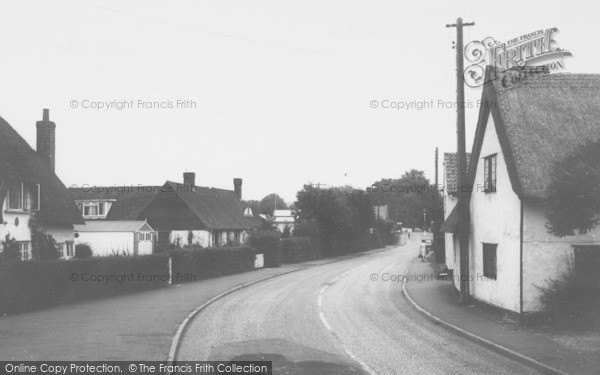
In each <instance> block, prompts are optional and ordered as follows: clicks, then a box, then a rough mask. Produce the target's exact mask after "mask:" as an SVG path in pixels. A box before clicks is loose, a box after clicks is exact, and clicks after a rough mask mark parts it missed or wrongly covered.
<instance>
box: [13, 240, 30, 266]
mask: <svg viewBox="0 0 600 375" xmlns="http://www.w3.org/2000/svg"><path fill="white" fill-rule="evenodd" d="M29 242H30V241H17V245H18V246H19V255H20V256H21V260H22V261H25V260H32V259H33V254H31V248H30V246H29ZM25 254H27V256H25Z"/></svg>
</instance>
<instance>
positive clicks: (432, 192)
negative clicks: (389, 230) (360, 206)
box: [368, 169, 442, 228]
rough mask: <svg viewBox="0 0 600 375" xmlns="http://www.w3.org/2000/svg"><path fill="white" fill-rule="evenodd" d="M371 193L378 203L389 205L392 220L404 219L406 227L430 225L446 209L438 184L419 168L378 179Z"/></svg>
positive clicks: (372, 186) (376, 203)
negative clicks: (443, 206) (433, 182)
mask: <svg viewBox="0 0 600 375" xmlns="http://www.w3.org/2000/svg"><path fill="white" fill-rule="evenodd" d="M368 194H369V196H370V198H371V201H372V202H373V204H374V205H377V206H384V205H387V206H388V214H389V217H390V220H392V221H394V222H396V221H399V222H402V223H403V226H404V227H419V228H420V227H423V226H425V227H428V226H429V224H430V222H431V221H433V220H435V218H436V215H437V216H439V213H441V212H442V200H441V199H440V194H439V192H438V189H437V187H436V186H434V185H432V184H431V182H430V181H429V179H427V177H425V172H423V171H419V170H416V169H411V170H410V171H407V172H405V173H404V174H403V175H402V176H401V177H400V178H396V179H394V178H384V179H381V180H379V181H376V182H375V183H373V184H372V185H371V186H370V188H369V189H368ZM423 210H425V215H426V216H425V220H424V217H423V212H424V211H423ZM438 218H439V217H438Z"/></svg>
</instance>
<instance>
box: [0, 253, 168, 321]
mask: <svg viewBox="0 0 600 375" xmlns="http://www.w3.org/2000/svg"><path fill="white" fill-rule="evenodd" d="M167 265H168V258H167V257H165V256H161V255H148V256H143V257H107V258H90V259H81V260H68V261H65V260H51V261H26V262H22V261H8V262H0V314H8V313H15V312H23V311H30V310H36V309H39V308H42V307H47V306H52V305H59V304H64V303H68V302H73V301H77V300H83V299H90V298H98V297H104V296H114V295H117V294H123V293H132V292H137V291H142V290H149V289H155V288H160V287H162V286H164V285H166V284H167V281H168V277H169V273H168V272H169V269H168V266H167ZM148 277H150V278H151V279H148Z"/></svg>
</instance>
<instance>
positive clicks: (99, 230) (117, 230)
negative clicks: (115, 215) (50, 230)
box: [75, 220, 155, 256]
mask: <svg viewBox="0 0 600 375" xmlns="http://www.w3.org/2000/svg"><path fill="white" fill-rule="evenodd" d="M75 232H76V233H77V239H76V240H75V241H76V244H79V243H87V244H90V246H91V247H92V250H93V252H94V255H99V256H107V255H148V254H152V253H153V252H154V235H155V231H154V229H152V227H150V225H148V223H147V222H146V221H102V220H94V221H86V222H85V225H75Z"/></svg>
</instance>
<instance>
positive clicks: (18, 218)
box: [0, 109, 83, 260]
mask: <svg viewBox="0 0 600 375" xmlns="http://www.w3.org/2000/svg"><path fill="white" fill-rule="evenodd" d="M36 126H37V152H36V151H34V150H33V149H32V148H31V147H30V146H29V144H27V142H26V141H25V140H24V139H23V138H22V137H21V136H20V135H19V134H18V133H17V132H16V131H15V130H14V129H13V128H12V127H11V126H10V125H9V124H8V123H7V122H6V121H5V120H4V119H2V118H0V203H1V204H0V206H1V210H0V240H1V241H4V240H5V239H6V238H7V236H8V238H10V239H14V240H16V241H17V244H18V246H19V250H20V253H21V259H23V260H27V259H32V245H31V227H32V226H36V227H37V229H39V230H41V231H44V232H46V233H47V234H49V235H51V236H52V237H53V238H54V240H55V241H56V242H57V244H58V249H59V251H61V252H62V256H63V257H64V258H66V259H68V258H71V257H72V256H73V255H74V246H73V244H74V241H75V232H74V228H73V225H75V224H83V219H82V218H81V215H80V214H79V211H78V210H77V207H76V206H75V202H74V201H73V199H72V198H71V195H70V193H69V191H68V190H67V188H66V187H65V185H63V183H62V182H61V181H60V179H59V178H58V177H57V176H56V174H55V173H54V166H55V147H56V146H55V143H54V142H55V129H56V124H55V123H54V122H52V121H50V118H49V111H48V110H47V109H44V112H43V119H42V121H38V122H37V124H36ZM34 223H35V224H34Z"/></svg>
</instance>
